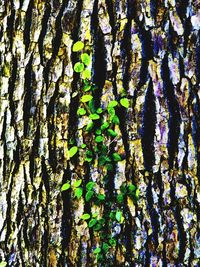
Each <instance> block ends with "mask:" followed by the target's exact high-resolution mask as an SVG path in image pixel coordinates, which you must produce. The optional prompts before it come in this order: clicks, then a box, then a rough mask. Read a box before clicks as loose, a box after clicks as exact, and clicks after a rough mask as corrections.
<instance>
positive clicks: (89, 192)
mask: <svg viewBox="0 0 200 267" xmlns="http://www.w3.org/2000/svg"><path fill="white" fill-rule="evenodd" d="M93 195H94V191H88V192H87V193H86V195H85V200H86V201H87V202H88V201H90V199H91V198H92V196H93Z"/></svg>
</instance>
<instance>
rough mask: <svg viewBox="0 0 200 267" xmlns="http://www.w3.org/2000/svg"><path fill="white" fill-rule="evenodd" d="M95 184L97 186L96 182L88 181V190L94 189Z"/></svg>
mask: <svg viewBox="0 0 200 267" xmlns="http://www.w3.org/2000/svg"><path fill="white" fill-rule="evenodd" d="M94 186H95V182H88V183H87V184H86V190H87V191H90V190H92V189H93V187H94Z"/></svg>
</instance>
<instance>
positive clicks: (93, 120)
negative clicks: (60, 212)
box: [61, 41, 139, 261]
mask: <svg viewBox="0 0 200 267" xmlns="http://www.w3.org/2000/svg"><path fill="white" fill-rule="evenodd" d="M83 49H84V43H82V42H81V41H78V42H76V43H75V44H74V45H73V48H72V50H73V52H79V53H81V54H80V61H78V62H77V63H75V65H74V71H75V72H76V73H80V74H81V76H82V81H83V86H82V91H81V97H80V107H79V108H78V110H77V115H78V116H79V117H82V116H87V117H88V118H89V123H88V124H87V126H85V129H84V131H85V133H86V134H87V135H89V136H90V140H93V141H92V142H93V144H94V146H93V149H92V150H91V148H90V147H91V142H90V143H89V144H82V145H81V147H77V146H71V148H70V150H69V157H70V158H72V157H74V156H75V155H76V154H77V153H78V151H79V149H83V150H84V151H85V153H84V154H85V158H84V161H85V162H86V163H91V164H92V162H93V161H94V160H95V158H97V159H98V165H99V166H104V167H105V168H106V170H107V172H108V173H109V172H111V171H112V170H113V169H114V167H115V165H116V163H117V162H119V161H121V160H123V157H122V155H120V154H119V153H118V152H114V153H111V152H110V149H109V147H108V145H107V143H108V142H106V140H108V139H109V138H110V139H111V141H115V140H117V137H118V133H117V132H116V131H115V125H119V124H120V120H119V117H118V116H117V114H116V108H117V107H120V106H121V107H123V108H125V109H128V108H129V100H128V99H127V98H125V97H123V98H121V99H120V101H119V102H118V101H116V100H112V101H110V102H109V103H108V105H107V107H106V108H103V107H98V108H95V105H94V99H93V92H94V90H96V89H97V88H96V86H95V85H94V84H93V83H92V82H91V81H90V79H91V72H90V69H89V66H90V63H91V58H90V55H89V54H88V53H85V52H83ZM105 118H107V119H106V120H105ZM82 184H83V181H82V179H78V180H77V181H75V182H74V183H73V184H72V185H71V183H70V181H67V182H66V183H65V184H63V186H62V188H61V191H68V190H71V192H72V193H73V196H74V198H77V199H80V198H81V197H84V199H85V201H86V202H89V203H91V204H92V205H97V206H100V205H102V204H103V205H105V204H106V196H105V195H104V194H99V193H97V190H96V186H97V185H96V183H95V182H93V181H89V182H88V183H86V184H85V185H84V186H82ZM127 197H130V198H132V200H133V201H134V202H136V201H137V200H138V197H139V190H138V189H137V188H136V186H135V185H133V184H132V183H129V184H123V185H122V186H121V188H120V193H118V194H117V195H115V199H114V203H115V204H116V206H117V208H116V209H115V210H112V211H111V212H110V214H108V215H105V216H104V215H103V217H102V218H99V214H98V213H94V214H88V213H84V214H83V215H82V216H81V218H80V219H81V220H83V221H86V222H87V224H88V227H89V228H90V229H92V230H93V231H95V232H99V235H100V237H101V241H102V243H101V246H100V247H97V248H95V249H94V251H93V253H94V254H95V255H96V256H97V259H98V260H99V261H102V259H103V256H105V255H106V254H107V253H108V252H109V249H110V248H112V247H114V246H116V243H117V241H116V238H115V237H114V236H112V235H111V234H109V235H107V234H105V225H106V220H110V223H109V225H110V227H112V224H113V223H118V224H122V223H123V222H124V216H123V205H122V204H123V203H124V200H125V199H126V198H127ZM110 232H111V231H110Z"/></svg>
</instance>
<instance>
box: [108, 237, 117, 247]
mask: <svg viewBox="0 0 200 267" xmlns="http://www.w3.org/2000/svg"><path fill="white" fill-rule="evenodd" d="M109 244H110V245H111V246H112V247H115V246H116V244H117V242H116V240H115V239H114V238H111V239H110V240H109Z"/></svg>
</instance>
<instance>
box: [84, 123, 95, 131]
mask: <svg viewBox="0 0 200 267" xmlns="http://www.w3.org/2000/svg"><path fill="white" fill-rule="evenodd" d="M93 127H94V122H93V121H91V122H89V123H88V125H87V127H86V131H87V132H89V131H91V130H92V128H93Z"/></svg>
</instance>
